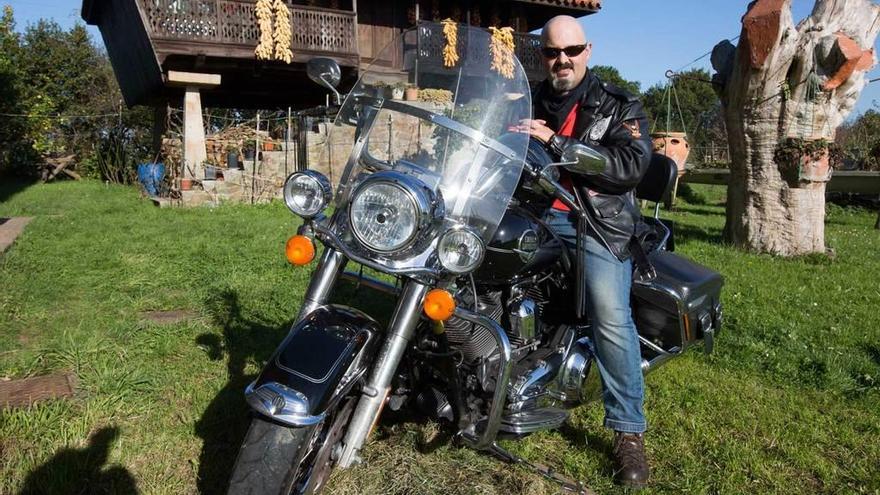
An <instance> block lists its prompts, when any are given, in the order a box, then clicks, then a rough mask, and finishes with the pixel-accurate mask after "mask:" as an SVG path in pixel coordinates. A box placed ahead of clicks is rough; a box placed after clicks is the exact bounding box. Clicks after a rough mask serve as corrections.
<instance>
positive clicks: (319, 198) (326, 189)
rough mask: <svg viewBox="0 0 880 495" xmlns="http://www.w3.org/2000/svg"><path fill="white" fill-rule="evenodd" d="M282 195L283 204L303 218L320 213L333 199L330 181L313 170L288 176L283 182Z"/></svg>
mask: <svg viewBox="0 0 880 495" xmlns="http://www.w3.org/2000/svg"><path fill="white" fill-rule="evenodd" d="M283 193H284V203H285V204H286V205H287V207H288V208H289V209H290V211H292V212H294V213H296V214H297V215H299V216H301V217H303V218H312V217H314V216H315V215H317V214H318V213H321V212H322V211H324V208H326V207H327V205H328V204H330V200H331V199H333V190H332V189H331V187H330V181H329V180H327V177H324V175H322V174H321V173H319V172H315V171H314V170H305V171H303V172H296V173H293V174H290V176H289V177H288V178H287V180H286V181H285V182H284V188H283Z"/></svg>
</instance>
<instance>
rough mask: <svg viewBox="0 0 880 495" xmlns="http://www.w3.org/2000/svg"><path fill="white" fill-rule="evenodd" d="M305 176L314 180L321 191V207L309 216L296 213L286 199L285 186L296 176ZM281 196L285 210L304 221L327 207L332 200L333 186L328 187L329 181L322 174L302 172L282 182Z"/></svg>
mask: <svg viewBox="0 0 880 495" xmlns="http://www.w3.org/2000/svg"><path fill="white" fill-rule="evenodd" d="M302 175H304V176H306V177H309V178H310V179H312V180H314V181H315V182H317V183H318V187H319V188H320V189H321V207H320V208H318V211H316V212H315V213H313V214H311V215H304V214H302V213H299V212H297V211H296V210H294V209H293V207H292V206H290V201H288V199H287V197H288V195H287V185H288V184H290V182H291V181H292V180H293V179H294V177H296V176H302ZM281 194H282V197H283V198H284V204H285V205H286V206H287V209H288V210H290V211H291V212H293V213H294V214H295V215H298V216H300V217H302V218H305V219H310V218H314V217H316V216H317V215H320V214H321V212H323V211H324V210H325V209H326V208H327V205H329V204H330V201H332V200H333V186H331V185H330V180H329V179H327V177H325V176H324V174H322V173H320V172H316V171H314V170H303V171H302V172H294V173H292V174H290V175H288V176H287V179H285V180H284V185H283V186H282V187H281Z"/></svg>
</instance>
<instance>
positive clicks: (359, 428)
mask: <svg viewBox="0 0 880 495" xmlns="http://www.w3.org/2000/svg"><path fill="white" fill-rule="evenodd" d="M426 292H428V286H427V285H423V284H420V283H418V282H415V281H413V280H410V281H408V282H407V283H406V285H405V286H404V288H403V292H402V294H401V296H400V298H399V299H398V302H397V308H396V309H395V310H394V315H393V316H392V317H391V323H390V324H389V325H388V333H387V335H386V337H385V342H384V343H383V345H382V349H381V350H380V351H379V355H378V357H377V358H376V360H375V361H374V363H373V369H372V371H371V374H370V378H369V380H368V381H367V383H366V387H365V390H370V389H372V390H373V391H376V392H378V393H376V394H375V395H370V394H362V395H361V398H360V400H359V401H358V405H357V409H355V411H354V413H353V414H352V417H351V421H350V422H349V424H348V430H347V431H346V433H345V441H344V447H343V450H342V453H341V454H340V457H339V460H338V465H339V466H340V467H343V468H346V467H351V466H352V465H353V464H355V463H357V462H358V459H359V456H358V451H360V449H361V447H362V446H363V444H364V441H365V440H366V439H367V436H368V435H369V434H370V430H371V429H372V425H374V424H375V422H376V420H377V419H378V416H379V413H380V411H381V409H382V405H383V404H384V402H385V396H386V391H387V390H388V389H389V387H390V386H391V380H392V379H393V378H394V374H395V373H396V372H397V365H398V364H400V360H401V358H402V357H403V353H404V352H405V351H406V349H407V346H408V345H409V340H410V338H411V337H412V335H413V333H414V332H415V328H416V324H417V323H418V322H419V318H420V317H421V313H422V312H421V304H422V299H424V297H425V293H426Z"/></svg>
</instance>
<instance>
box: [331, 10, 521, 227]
mask: <svg viewBox="0 0 880 495" xmlns="http://www.w3.org/2000/svg"><path fill="white" fill-rule="evenodd" d="M454 27H455V29H454V31H455V33H451V31H452V29H451V28H450V27H449V26H447V27H446V30H445V31H446V32H445V33H444V26H443V25H441V24H421V25H420V26H419V27H418V28H417V29H412V30H409V31H406V32H404V33H403V34H402V35H401V36H400V37H398V38H397V39H395V40H394V41H392V42H391V43H390V44H389V45H388V46H386V47H385V49H384V50H382V51H381V52H379V53H377V54H376V55H375V57H374V62H373V63H372V65H371V66H370V68H369V69H368V70H366V71H365V72H364V73H363V75H362V76H361V78H360V80H359V81H358V82H357V84H355V86H354V87H353V89H352V90H351V92H350V93H349V96H348V97H347V99H346V100H345V102H344V104H343V106H342V108H341V109H340V111H339V114H338V116H337V118H336V121H335V122H334V125H333V127H332V128H331V129H329V136H328V139H327V146H325V150H324V153H325V156H324V157H323V158H322V162H323V163H332V162H336V163H339V164H340V165H341V162H342V161H343V160H344V162H345V165H344V168H343V170H344V171H343V172H342V173H341V174H340V175H339V177H338V180H339V188H338V194H337V195H336V200H337V206H338V207H341V206H344V205H345V203H346V202H347V201H348V199H349V198H348V195H349V194H350V192H351V189H352V186H353V184H354V182H355V181H357V180H358V178H359V176H360V177H361V178H362V175H361V174H363V173H370V172H375V171H377V170H383V169H395V170H402V171H404V172H407V173H411V174H413V175H416V176H417V177H419V178H420V179H421V180H423V181H424V182H425V183H427V184H428V185H429V186H430V187H437V188H438V189H439V190H440V192H441V194H442V196H443V200H444V203H445V207H446V216H445V218H446V221H447V222H448V223H458V224H464V225H468V226H470V227H471V228H473V229H474V230H475V231H477V232H478V233H479V234H480V236H481V237H482V238H483V240H484V241H485V242H487V243H488V241H489V240H490V239H491V237H492V235H494V233H495V230H496V228H497V226H498V224H499V222H500V221H501V217H502V216H503V214H504V211H505V209H506V208H507V205H508V203H509V201H510V198H511V196H512V195H513V192H514V189H515V188H516V185H517V182H518V181H519V178H520V173H521V172H522V166H523V162H524V157H525V155H526V147H527V145H528V139H527V136H526V135H524V134H517V133H511V132H509V130H508V129H509V128H510V126H512V125H514V124H516V123H517V122H519V121H520V120H522V119H526V118H530V116H531V98H530V92H529V85H528V80H527V79H526V75H525V73H524V72H523V69H522V67H521V66H520V64H519V61H518V60H517V59H516V57H515V56H513V55H512V54H511V55H510V56H509V57H507V58H504V57H501V59H500V60H501V62H502V63H506V64H507V68H506V69H502V70H500V71H499V70H496V69H493V68H492V65H493V55H492V53H493V48H492V40H491V38H492V36H491V35H490V33H489V32H488V31H486V30H483V29H479V28H473V27H468V26H464V25H461V24H458V25H454ZM448 37H450V38H452V37H454V38H455V39H454V41H455V43H454V44H450V45H449V48H447V38H448ZM453 47H454V50H453V49H452V48H453ZM444 49H445V57H446V60H445V64H444ZM455 57H457V60H455ZM502 72H505V73H506V74H502ZM328 155H335V158H332V159H331V158H330V156H328Z"/></svg>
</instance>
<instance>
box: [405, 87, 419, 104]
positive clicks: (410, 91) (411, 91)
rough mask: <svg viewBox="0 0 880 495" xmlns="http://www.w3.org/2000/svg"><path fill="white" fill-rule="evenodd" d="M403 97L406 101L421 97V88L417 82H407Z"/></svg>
mask: <svg viewBox="0 0 880 495" xmlns="http://www.w3.org/2000/svg"><path fill="white" fill-rule="evenodd" d="M403 99H404V100H406V101H416V100H418V99H419V88H418V86H416V85H415V84H407V85H406V90H404V94H403Z"/></svg>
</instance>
